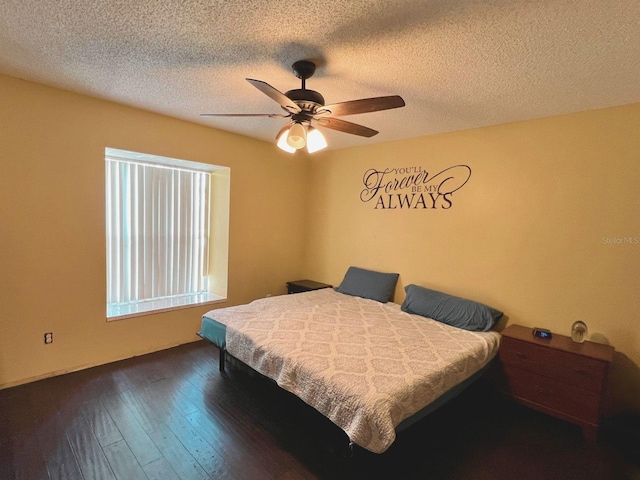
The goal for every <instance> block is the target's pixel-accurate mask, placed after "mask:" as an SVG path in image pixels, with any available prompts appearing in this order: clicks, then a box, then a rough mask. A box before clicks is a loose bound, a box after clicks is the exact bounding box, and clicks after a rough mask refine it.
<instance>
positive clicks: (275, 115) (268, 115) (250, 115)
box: [200, 113, 291, 118]
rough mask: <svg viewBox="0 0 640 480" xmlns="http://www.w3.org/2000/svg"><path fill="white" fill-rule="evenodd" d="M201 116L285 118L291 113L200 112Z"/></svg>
mask: <svg viewBox="0 0 640 480" xmlns="http://www.w3.org/2000/svg"><path fill="white" fill-rule="evenodd" d="M200 116H201V117H270V118H287V117H290V116H291V114H288V115H285V114H283V113H201V114H200Z"/></svg>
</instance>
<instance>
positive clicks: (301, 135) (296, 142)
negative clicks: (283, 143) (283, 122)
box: [287, 123, 307, 150]
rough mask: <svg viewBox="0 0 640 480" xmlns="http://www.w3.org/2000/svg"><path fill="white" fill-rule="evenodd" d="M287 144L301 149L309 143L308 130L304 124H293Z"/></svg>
mask: <svg viewBox="0 0 640 480" xmlns="http://www.w3.org/2000/svg"><path fill="white" fill-rule="evenodd" d="M287 144H288V145H289V146H290V147H292V148H295V149H296V150H299V149H301V148H304V146H305V145H306V144H307V131H306V130H305V128H304V125H302V124H301V123H294V124H293V126H292V127H291V128H290V129H289V135H288V136H287Z"/></svg>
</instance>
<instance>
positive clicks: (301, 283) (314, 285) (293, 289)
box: [287, 280, 331, 293]
mask: <svg viewBox="0 0 640 480" xmlns="http://www.w3.org/2000/svg"><path fill="white" fill-rule="evenodd" d="M321 288H331V285H329V284H327V283H320V282H314V281H313V280H296V281H295V282H287V293H301V292H310V291H311V290H320V289H321Z"/></svg>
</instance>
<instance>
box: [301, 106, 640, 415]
mask: <svg viewBox="0 0 640 480" xmlns="http://www.w3.org/2000/svg"><path fill="white" fill-rule="evenodd" d="M639 132H640V105H631V106H625V107H620V108H612V109H605V110H599V111H591V112H583V113H579V114H574V115H567V116H560V117H554V118H547V119H542V120H535V121H528V122H520V123H513V124H508V125H501V126H495V127H490V128H481V129H475V130H469V131H463V132H454V133H449V134H442V135H435V136H429V137H422V138H418V139H413V140H409V141H402V142H392V143H386V144H378V145H371V146H367V147H358V148H354V149H346V150H339V151H329V152H326V153H323V154H322V155H319V156H315V157H313V160H312V165H313V171H312V181H311V184H310V185H311V191H310V194H311V196H310V198H309V205H310V212H309V218H310V219H311V220H310V222H311V223H310V225H309V228H308V231H307V235H308V239H309V241H308V244H309V246H310V248H309V249H308V251H307V256H306V261H305V264H306V268H305V272H306V273H307V274H308V276H309V277H310V278H314V279H316V280H319V281H325V282H329V283H332V284H334V285H337V284H338V283H339V282H340V280H341V279H342V276H343V275H344V273H345V271H346V269H347V268H348V267H349V266H350V265H357V266H360V267H364V268H371V269H375V270H381V271H387V272H398V273H400V280H399V283H398V288H397V290H396V297H395V299H396V301H400V302H401V301H402V300H403V298H404V291H403V288H404V287H405V286H406V285H408V284H410V283H415V284H418V285H423V286H426V287H429V288H433V289H436V290H441V291H444V292H448V293H451V294H454V295H459V296H463V297H467V298H472V299H476V300H478V301H481V302H484V303H486V304H489V305H491V306H494V307H495V308H498V309H501V310H503V311H504V312H505V314H506V315H507V316H508V321H509V322H511V323H518V324H522V325H527V326H539V327H546V328H549V329H551V330H552V331H554V332H557V333H562V334H565V335H568V334H569V331H570V326H571V324H572V323H573V322H574V321H575V320H578V319H581V320H584V321H585V322H586V323H587V325H588V327H589V331H590V333H591V338H592V339H593V340H595V341H600V342H609V343H610V344H611V345H613V346H614V347H615V348H616V349H617V350H618V352H620V353H619V354H618V355H617V356H616V364H615V368H614V375H613V378H614V380H615V385H614V388H615V392H616V397H617V399H618V400H619V402H618V403H619V404H620V405H622V406H623V407H624V406H628V405H629V404H632V405H633V406H634V407H635V408H637V409H639V410H640V369H639V367H638V365H640V328H639V327H638V325H639V324H640V243H639V241H638V239H639V238H640V219H639V218H640V217H639V213H638V212H640V134H639ZM458 164H464V165H468V166H469V167H470V168H471V171H472V173H471V177H470V179H469V181H468V183H467V184H466V185H464V186H463V187H462V188H461V189H460V190H458V191H457V192H455V193H454V194H453V196H452V197H451V208H449V209H442V208H437V209H432V208H429V209H426V210H425V209H421V208H419V209H406V208H403V209H400V208H396V209H395V210H393V209H381V208H378V209H375V208H374V207H375V204H374V202H367V203H365V202H362V201H361V200H360V193H361V191H362V190H363V188H364V185H363V175H364V173H365V171H367V170H368V169H371V168H374V169H377V170H384V169H385V168H403V167H421V168H422V169H423V171H428V172H430V173H431V174H435V173H437V172H440V171H442V170H444V169H446V168H448V167H451V166H453V165H458ZM400 192H402V193H406V192H407V191H406V190H400ZM426 204H427V205H428V206H430V205H431V203H430V202H426ZM439 205H446V206H448V204H442V202H439ZM603 237H607V238H611V239H614V238H615V239H617V238H622V239H623V240H622V241H623V243H606V242H607V241H605V240H603ZM625 239H626V241H625ZM611 241H613V242H615V241H617V240H611Z"/></svg>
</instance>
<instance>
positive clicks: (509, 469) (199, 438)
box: [0, 342, 640, 480]
mask: <svg viewBox="0 0 640 480" xmlns="http://www.w3.org/2000/svg"><path fill="white" fill-rule="evenodd" d="M346 444H347V439H346V436H345V435H344V433H343V432H342V431H341V430H340V429H338V428H337V427H335V426H334V425H333V424H332V423H331V422H329V421H328V420H326V419H325V418H324V417H322V416H321V415H320V414H318V413H317V412H316V411H315V410H313V409H312V408H310V407H308V406H307V405H305V404H304V403H302V402H301V401H300V400H298V399H297V398H295V397H293V396H292V395H290V394H288V393H286V392H284V391H283V390H281V389H279V388H277V387H276V386H275V385H274V384H272V383H271V382H269V381H267V380H265V379H263V378H261V377H259V376H257V375H250V374H249V373H247V372H246V371H245V370H244V369H242V368H240V367H239V366H237V365H235V366H234V365H228V366H227V373H226V374H220V373H219V372H218V351H217V349H216V348H215V347H213V346H211V345H209V344H208V343H206V342H196V343H192V344H188V345H183V346H180V347H176V348H173V349H170V350H165V351H162V352H157V353H153V354H150V355H145V356H141V357H136V358H132V359H129V360H124V361H121V362H117V363H113V364H109V365H104V366H100V367H96V368H92V369H88V370H84V371H81V372H76V373H71V374H67V375H63V376H59V377H55V378H50V379H46V380H42V381H39V382H34V383H31V384H27V385H22V386H19V387H14V388H10V389H5V390H2V391H0V479H2V480H8V479H29V480H32V479H50V480H53V479H125V480H134V479H138V478H142V479H162V480H165V479H167V480H170V479H183V480H187V479H189V480H191V479H206V478H214V479H236V480H244V479H274V480H297V479H315V478H325V479H376V478H388V479H438V480H441V479H465V480H466V479H473V480H483V479H491V480H501V479H509V480H513V479H516V480H527V479H536V480H540V479H544V480H547V479H549V480H552V479H563V480H567V479H576V480H589V479H621V480H622V479H634V480H635V479H640V467H639V466H637V464H634V463H633V461H634V459H629V458H628V457H626V458H625V456H624V455H622V454H621V453H618V452H617V451H616V450H615V449H614V448H613V447H612V446H610V445H609V444H608V443H607V442H603V441H601V442H600V443H599V444H592V443H589V442H588V441H586V440H585V439H584V438H583V437H582V435H581V432H580V429H579V428H578V427H575V426H573V425H570V424H568V423H565V422H561V421H559V420H556V419H554V418H551V417H548V416H545V415H543V414H540V413H537V412H534V411H532V410H529V409H526V408H524V407H520V406H517V405H514V404H512V403H511V402H509V401H507V400H505V399H503V398H501V397H500V396H499V395H498V394H497V393H496V392H495V391H494V389H493V387H492V386H491V384H489V383H488V382H478V383H476V384H475V385H474V386H472V387H470V388H469V389H467V390H466V391H465V392H464V393H463V394H462V395H461V396H459V397H458V398H457V399H455V400H453V401H452V402H450V403H449V404H447V405H446V406H444V407H443V408H441V409H440V410H438V411H437V412H436V413H434V414H432V415H431V416H430V417H428V418H427V419H425V420H423V421H422V422H420V423H418V424H416V425H414V426H413V427H412V428H411V429H409V430H407V431H405V432H403V433H401V434H400V435H399V436H398V438H397V440H396V442H395V443H394V445H393V446H392V447H391V448H390V449H389V450H388V451H387V452H386V453H384V454H382V455H375V454H372V453H369V452H367V451H365V450H362V449H356V452H355V456H354V457H353V458H348V457H347V456H346V455H345V453H346Z"/></svg>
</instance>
